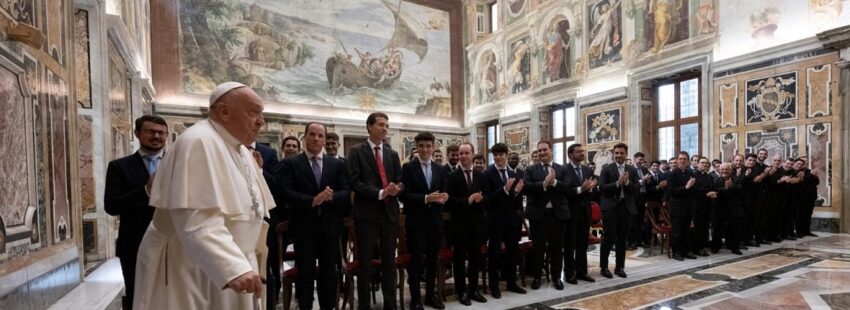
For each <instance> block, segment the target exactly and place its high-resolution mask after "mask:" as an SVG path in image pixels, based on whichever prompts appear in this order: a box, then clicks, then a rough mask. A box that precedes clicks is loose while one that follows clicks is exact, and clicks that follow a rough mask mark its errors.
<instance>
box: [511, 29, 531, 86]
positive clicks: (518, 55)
mask: <svg viewBox="0 0 850 310" xmlns="http://www.w3.org/2000/svg"><path fill="white" fill-rule="evenodd" d="M514 44H515V45H514V48H513V54H514V61H513V62H512V63H511V66H510V68H508V82H509V83H510V85H511V93H512V94H516V93H518V92H521V91H523V90H526V89H528V77H527V76H526V75H527V74H528V70H529V68H528V61H527V59H526V56H527V53H528V43H527V42H526V41H525V39H523V40H520V41H517V42H516V43H514Z"/></svg>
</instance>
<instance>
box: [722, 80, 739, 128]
mask: <svg viewBox="0 0 850 310" xmlns="http://www.w3.org/2000/svg"><path fill="white" fill-rule="evenodd" d="M719 100H720V104H719V108H720V128H728V127H735V126H738V83H737V82H735V83H730V84H725V85H720V95H719Z"/></svg>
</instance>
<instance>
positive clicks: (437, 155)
mask: <svg viewBox="0 0 850 310" xmlns="http://www.w3.org/2000/svg"><path fill="white" fill-rule="evenodd" d="M433 157H434V163H435V164H437V165H440V166H442V165H443V151H440V149H436V150H434V155H433Z"/></svg>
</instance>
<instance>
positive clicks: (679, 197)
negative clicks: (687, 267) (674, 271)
mask: <svg viewBox="0 0 850 310" xmlns="http://www.w3.org/2000/svg"><path fill="white" fill-rule="evenodd" d="M676 167H678V169H674V170H673V172H671V173H670V179H669V181H668V182H669V183H667V184H668V185H667V196H668V197H669V201H668V204H667V206H668V209H669V212H670V221H671V222H673V223H672V224H673V225H672V226H673V227H672V230H671V231H670V238H671V239H672V243H671V247H672V248H673V259H675V260H684V259H685V258H691V259H696V256H693V255H691V254H690V253H689V251H690V247H689V246H688V229H689V228H690V227H691V218H692V213H691V212H692V211H693V204H694V196H695V195H696V188H695V187H694V186H695V185H696V181H697V180H696V178H695V177H694V175H693V173H692V172H691V170H690V167H691V166H690V163H689V160H688V152H685V151H682V152H679V156H678V157H677V158H676Z"/></svg>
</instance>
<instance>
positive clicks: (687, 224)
mask: <svg viewBox="0 0 850 310" xmlns="http://www.w3.org/2000/svg"><path fill="white" fill-rule="evenodd" d="M689 215H690V214H684V215H681V216H671V217H670V221H671V222H672V224H673V225H672V226H673V227H671V229H670V239H671V241H672V243H671V247H672V248H673V253H676V254H680V255H687V254H688V251H689V250H690V248H689V247H688V230H690V228H691V217H690V216H689Z"/></svg>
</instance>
